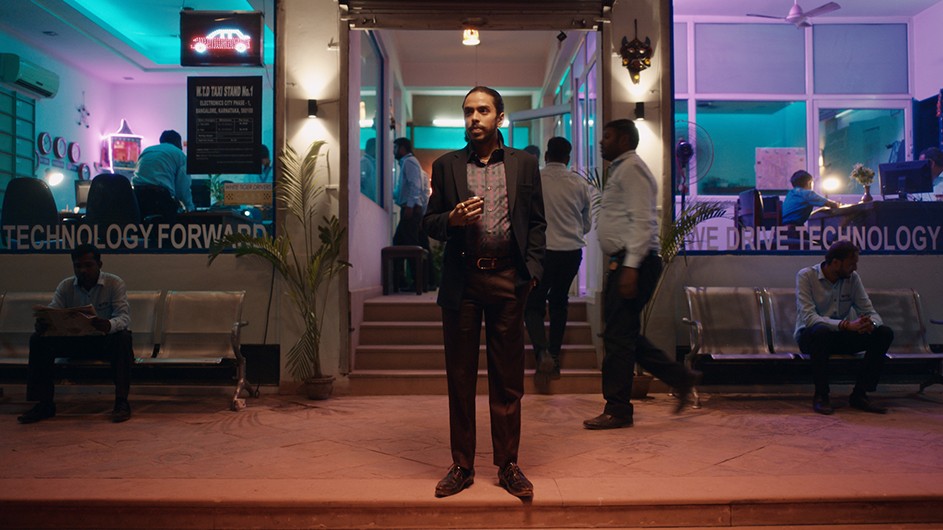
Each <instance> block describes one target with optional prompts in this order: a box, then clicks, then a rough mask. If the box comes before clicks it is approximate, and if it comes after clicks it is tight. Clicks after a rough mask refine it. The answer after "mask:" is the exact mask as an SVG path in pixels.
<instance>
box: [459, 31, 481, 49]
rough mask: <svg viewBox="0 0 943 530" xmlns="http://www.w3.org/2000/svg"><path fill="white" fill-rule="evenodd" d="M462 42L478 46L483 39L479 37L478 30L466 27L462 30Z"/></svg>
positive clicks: (466, 44)
mask: <svg viewBox="0 0 943 530" xmlns="http://www.w3.org/2000/svg"><path fill="white" fill-rule="evenodd" d="M462 44H464V45H465V46H478V45H479V44H481V39H479V38H478V30H477V29H475V28H465V31H463V32H462Z"/></svg>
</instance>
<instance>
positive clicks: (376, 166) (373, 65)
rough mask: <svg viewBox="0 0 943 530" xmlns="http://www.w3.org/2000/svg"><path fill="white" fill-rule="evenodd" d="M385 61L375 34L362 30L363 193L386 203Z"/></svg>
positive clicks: (361, 121)
mask: <svg viewBox="0 0 943 530" xmlns="http://www.w3.org/2000/svg"><path fill="white" fill-rule="evenodd" d="M382 90H383V64H382V61H381V57H380V48H379V46H377V43H376V40H374V38H373V35H371V34H370V33H368V32H366V31H361V32H360V192H361V193H363V194H364V195H366V196H367V197H369V198H370V200H372V201H373V202H375V203H377V204H380V205H382V204H383V178H382V168H383V165H382V160H381V154H382V153H383V149H382V147H383V140H384V138H383V127H382V123H383V107H382V105H381V104H380V102H382V101H383V98H382V97H381V95H382Z"/></svg>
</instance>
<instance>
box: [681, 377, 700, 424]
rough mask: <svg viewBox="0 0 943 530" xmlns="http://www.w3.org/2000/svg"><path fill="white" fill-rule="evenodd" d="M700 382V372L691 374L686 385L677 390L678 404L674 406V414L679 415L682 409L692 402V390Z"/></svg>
mask: <svg viewBox="0 0 943 530" xmlns="http://www.w3.org/2000/svg"><path fill="white" fill-rule="evenodd" d="M700 382H701V372H691V374H690V375H689V376H688V384H686V385H684V386H683V387H680V388H678V389H677V392H678V404H677V405H675V414H680V413H681V411H682V410H684V407H687V406H688V405H690V404H691V403H693V402H694V388H695V387H696V386H697V385H698V384H700Z"/></svg>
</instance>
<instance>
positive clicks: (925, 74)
mask: <svg viewBox="0 0 943 530" xmlns="http://www.w3.org/2000/svg"><path fill="white" fill-rule="evenodd" d="M941 23H943V2H939V3H937V4H935V5H933V6H932V7H929V8H927V9H926V10H924V11H923V12H921V13H919V14H918V15H917V16H916V17H914V24H913V27H914V40H913V45H914V48H913V49H914V52H913V64H914V90H913V93H914V97H915V98H917V99H926V98H928V97H931V96H935V95H937V94H939V93H940V89H943V53H940V50H943V32H941V31H940V24H941Z"/></svg>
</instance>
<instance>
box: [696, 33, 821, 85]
mask: <svg viewBox="0 0 943 530" xmlns="http://www.w3.org/2000/svg"><path fill="white" fill-rule="evenodd" d="M694 39H695V50H696V51H695V55H696V57H695V63H694V69H695V75H696V76H697V77H696V79H697V91H698V92H711V93H721V92H725V93H734V94H804V93H805V40H804V37H803V32H801V31H796V28H795V27H793V26H792V25H791V24H697V25H696V26H695V27H694Z"/></svg>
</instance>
